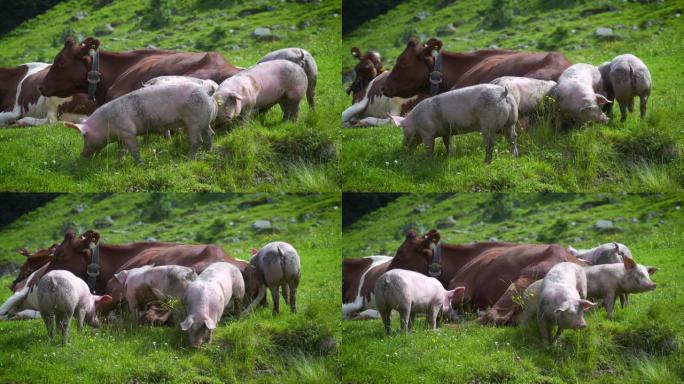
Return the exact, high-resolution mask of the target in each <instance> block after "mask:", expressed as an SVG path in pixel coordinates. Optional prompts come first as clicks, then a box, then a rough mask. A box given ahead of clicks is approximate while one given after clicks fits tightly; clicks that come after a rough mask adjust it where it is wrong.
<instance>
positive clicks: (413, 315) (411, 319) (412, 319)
mask: <svg viewBox="0 0 684 384" xmlns="http://www.w3.org/2000/svg"><path fill="white" fill-rule="evenodd" d="M415 322H416V313H415V312H411V314H410V315H409V322H408V330H409V331H411V330H412V329H413V324H414V323H415Z"/></svg>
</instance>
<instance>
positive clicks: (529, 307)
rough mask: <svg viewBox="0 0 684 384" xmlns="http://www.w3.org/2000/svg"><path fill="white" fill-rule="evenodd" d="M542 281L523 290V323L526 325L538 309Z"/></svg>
mask: <svg viewBox="0 0 684 384" xmlns="http://www.w3.org/2000/svg"><path fill="white" fill-rule="evenodd" d="M543 283H544V279H539V280H537V281H535V282H534V283H532V284H530V285H528V286H527V288H525V291H524V292H523V295H522V302H523V306H522V307H523V320H522V321H523V323H527V322H528V321H530V320H532V319H533V318H535V317H536V316H537V310H538V309H539V293H540V292H541V287H542V284H543Z"/></svg>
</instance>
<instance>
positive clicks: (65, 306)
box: [37, 270, 112, 343]
mask: <svg viewBox="0 0 684 384" xmlns="http://www.w3.org/2000/svg"><path fill="white" fill-rule="evenodd" d="M37 290H38V307H39V309H40V315H41V317H42V318H43V321H44V322H45V326H46V327H47V332H48V336H49V337H50V339H54V336H55V335H54V321H55V318H56V320H57V326H58V327H59V329H60V330H61V331H62V340H63V342H64V343H66V342H67V339H68V336H69V321H70V320H71V317H72V316H76V318H77V320H78V330H79V331H81V330H82V329H83V322H84V320H85V322H86V323H88V325H90V326H91V327H93V328H97V327H99V326H100V323H99V321H98V320H97V314H96V313H95V303H96V302H99V301H102V302H104V303H107V302H109V301H110V300H111V299H112V298H111V297H110V296H109V295H104V296H98V295H93V294H91V293H90V291H89V290H88V285H87V284H86V283H85V281H83V280H81V279H80V278H78V277H76V275H74V274H73V273H71V272H69V271H66V270H54V271H50V272H48V273H47V274H45V276H43V277H42V278H41V279H40V281H39V282H38V286H37Z"/></svg>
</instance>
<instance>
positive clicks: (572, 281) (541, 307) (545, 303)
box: [537, 262, 595, 343]
mask: <svg viewBox="0 0 684 384" xmlns="http://www.w3.org/2000/svg"><path fill="white" fill-rule="evenodd" d="M586 297H587V276H586V275H585V273H584V270H583V269H582V267H581V266H579V265H577V264H574V263H569V262H565V263H559V264H556V265H555V266H553V268H551V270H549V272H548V273H547V274H546V276H545V277H544V280H543V282H542V285H541V289H540V292H539V299H538V300H539V301H538V309H537V320H538V323H539V331H540V332H541V337H542V340H543V341H544V342H546V343H549V342H555V341H556V339H558V337H559V336H560V334H561V332H562V331H563V329H584V328H586V327H587V323H586V321H585V320H584V311H585V310H587V309H589V308H591V307H593V306H594V305H595V304H594V303H592V302H591V301H588V300H586ZM554 325H557V326H558V330H557V331H556V334H555V336H553V338H552V337H551V333H552V327H553V326H554Z"/></svg>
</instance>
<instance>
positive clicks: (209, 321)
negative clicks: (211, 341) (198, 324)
mask: <svg viewBox="0 0 684 384" xmlns="http://www.w3.org/2000/svg"><path fill="white" fill-rule="evenodd" d="M204 325H206V326H207V329H209V330H213V329H216V323H215V322H214V320H212V319H206V320H204Z"/></svg>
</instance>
